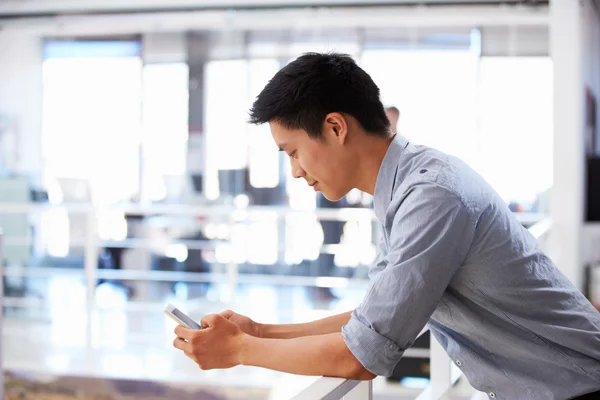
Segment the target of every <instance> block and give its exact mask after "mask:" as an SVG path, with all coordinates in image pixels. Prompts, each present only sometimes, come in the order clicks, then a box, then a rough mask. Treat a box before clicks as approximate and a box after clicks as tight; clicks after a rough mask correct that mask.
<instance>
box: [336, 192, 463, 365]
mask: <svg viewBox="0 0 600 400" xmlns="http://www.w3.org/2000/svg"><path fill="white" fill-rule="evenodd" d="M388 215H389V214H388ZM390 223H391V225H390V227H391V228H388V229H387V230H386V232H387V233H386V232H384V234H386V235H387V237H386V238H382V239H381V240H386V239H387V240H389V247H388V252H387V255H386V262H387V265H386V266H385V268H384V269H383V270H382V271H380V272H379V273H378V274H377V275H376V276H375V277H374V279H373V280H372V281H371V284H370V287H369V290H368V292H367V294H366V296H365V298H364V300H363V302H362V303H361V305H360V306H359V307H358V308H357V309H356V310H355V311H354V312H353V313H352V316H351V318H350V320H349V322H348V324H347V325H345V326H344V327H343V328H342V334H343V336H344V340H345V342H346V345H347V346H348V348H349V350H350V351H351V352H352V354H354V356H355V357H356V358H357V359H358V361H360V363H361V364H362V365H363V366H364V367H365V368H366V369H367V370H369V371H370V372H372V373H374V374H376V375H382V376H391V375H392V373H393V371H394V368H395V367H396V364H397V363H398V361H399V360H400V358H401V357H402V354H403V353H404V351H405V350H406V349H407V348H408V347H410V346H411V345H412V344H413V342H414V341H415V339H416V337H417V335H418V334H419V332H420V331H421V329H422V328H423V327H424V326H425V324H426V323H427V320H428V319H429V317H430V316H431V314H433V312H434V311H435V308H436V307H437V305H438V303H439V301H440V299H441V297H442V295H443V293H444V291H445V290H446V288H447V287H448V285H449V283H450V281H451V279H452V277H453V276H454V274H455V273H456V271H457V270H458V268H459V267H460V266H461V265H462V263H463V262H464V260H465V257H466V255H467V253H468V250H469V248H470V247H471V243H472V240H473V235H474V230H475V223H474V220H473V218H472V216H471V215H470V213H469V210H468V209H467V207H465V205H464V204H463V202H462V201H461V199H460V198H459V197H458V196H456V195H455V194H454V193H452V192H450V191H449V190H447V189H446V188H444V187H442V186H439V185H438V184H436V183H433V182H426V183H421V184H418V185H415V186H413V187H412V188H411V189H410V190H408V191H407V192H406V193H405V195H404V196H403V198H402V200H401V201H400V202H399V204H397V205H396V212H395V215H394V216H393V221H391V222H390Z"/></svg>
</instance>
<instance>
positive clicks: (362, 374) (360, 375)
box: [348, 354, 377, 381]
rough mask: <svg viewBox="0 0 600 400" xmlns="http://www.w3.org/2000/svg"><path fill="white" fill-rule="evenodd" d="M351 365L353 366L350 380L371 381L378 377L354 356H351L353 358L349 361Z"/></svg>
mask: <svg viewBox="0 0 600 400" xmlns="http://www.w3.org/2000/svg"><path fill="white" fill-rule="evenodd" d="M349 361H350V362H349V364H350V365H351V368H350V371H349V374H348V378H350V379H354V380H356V381H370V380H373V379H375V377H376V376H377V375H375V374H373V373H372V372H371V371H369V370H368V369H366V368H365V367H364V366H363V365H362V364H361V363H360V361H358V359H356V357H354V355H352V354H351V358H350V360H349Z"/></svg>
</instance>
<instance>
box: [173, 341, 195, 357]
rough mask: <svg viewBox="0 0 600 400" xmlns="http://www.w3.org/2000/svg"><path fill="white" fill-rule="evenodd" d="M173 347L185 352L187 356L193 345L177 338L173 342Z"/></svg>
mask: <svg viewBox="0 0 600 400" xmlns="http://www.w3.org/2000/svg"><path fill="white" fill-rule="evenodd" d="M173 347H175V348H176V349H179V350H181V351H183V352H184V353H186V354H187V353H189V352H191V350H192V345H191V344H189V343H188V342H186V341H185V340H183V339H181V338H179V337H176V338H175V340H173Z"/></svg>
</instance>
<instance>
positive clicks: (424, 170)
mask: <svg viewBox="0 0 600 400" xmlns="http://www.w3.org/2000/svg"><path fill="white" fill-rule="evenodd" d="M425 172H427V170H426V169H425V168H423V169H422V170H420V171H419V173H420V174H424V173H425Z"/></svg>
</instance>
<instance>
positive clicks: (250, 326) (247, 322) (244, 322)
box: [219, 310, 262, 337]
mask: <svg viewBox="0 0 600 400" xmlns="http://www.w3.org/2000/svg"><path fill="white" fill-rule="evenodd" d="M219 315H220V316H222V317H223V318H225V319H228V320H229V321H231V322H233V323H234V324H236V325H237V326H239V327H240V329H241V330H242V332H244V333H247V334H248V335H250V336H254V337H262V336H261V332H260V331H261V329H260V327H261V325H260V324H259V323H257V322H254V321H253V320H251V319H250V318H248V317H246V316H245V315H241V314H238V313H235V312H233V311H231V310H227V311H223V312H220V313H219Z"/></svg>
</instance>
